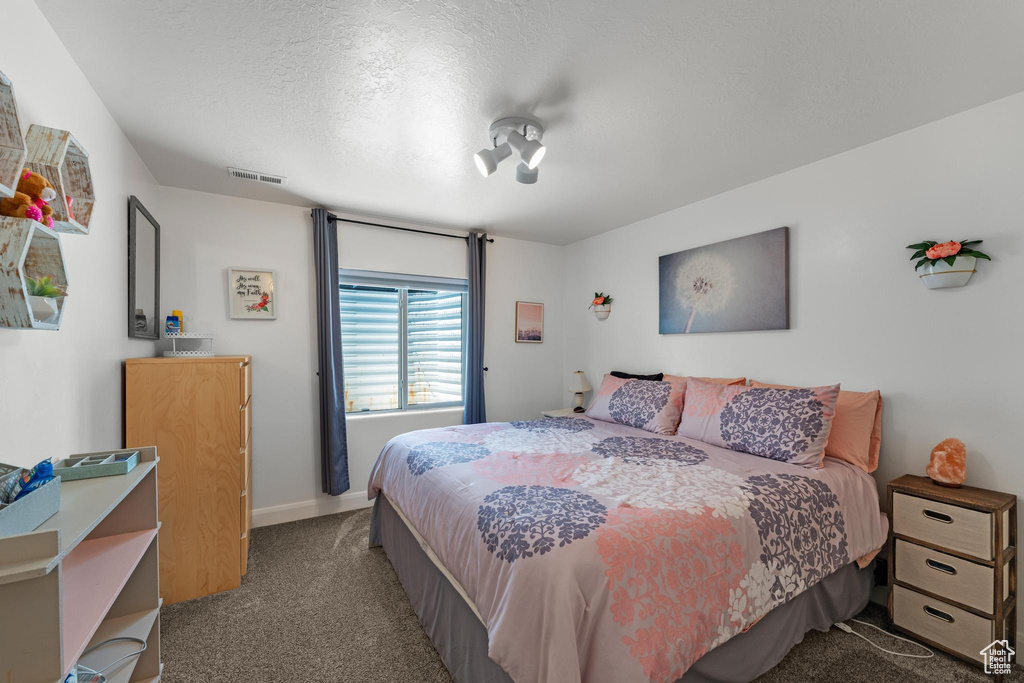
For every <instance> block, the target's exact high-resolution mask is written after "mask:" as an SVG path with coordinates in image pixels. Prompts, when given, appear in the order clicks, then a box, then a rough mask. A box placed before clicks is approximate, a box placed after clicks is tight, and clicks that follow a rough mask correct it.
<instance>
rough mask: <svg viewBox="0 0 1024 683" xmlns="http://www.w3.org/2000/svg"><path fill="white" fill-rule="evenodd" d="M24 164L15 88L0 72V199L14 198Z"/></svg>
mask: <svg viewBox="0 0 1024 683" xmlns="http://www.w3.org/2000/svg"><path fill="white" fill-rule="evenodd" d="M24 163H25V138H24V137H22V135H21V120H20V119H19V118H18V103H17V102H16V101H15V99H14V87H13V86H12V85H11V79H9V78H7V76H5V75H4V72H3V71H0V197H13V196H14V191H15V189H16V188H17V187H18V174H19V172H20V171H21V168H22V165H23V164H24Z"/></svg>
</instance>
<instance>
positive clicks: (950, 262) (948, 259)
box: [942, 256, 956, 266]
mask: <svg viewBox="0 0 1024 683" xmlns="http://www.w3.org/2000/svg"><path fill="white" fill-rule="evenodd" d="M942 260H943V261H945V262H946V264H947V265H949V266H952V265H953V264H954V263H956V256H947V257H946V258H944V259H942Z"/></svg>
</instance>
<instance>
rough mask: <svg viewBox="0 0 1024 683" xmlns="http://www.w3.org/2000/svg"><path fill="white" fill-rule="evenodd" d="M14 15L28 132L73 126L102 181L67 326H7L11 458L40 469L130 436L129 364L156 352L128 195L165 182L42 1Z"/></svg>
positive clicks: (2, 390)
mask: <svg viewBox="0 0 1024 683" xmlns="http://www.w3.org/2000/svg"><path fill="white" fill-rule="evenodd" d="M3 24H4V27H5V30H4V36H3V39H2V40H0V70H2V71H3V72H4V73H6V74H7V76H8V77H9V78H10V79H11V80H12V81H13V82H14V92H15V96H16V97H17V100H18V105H19V108H20V110H21V123H22V127H23V131H22V132H27V131H28V127H29V125H30V124H33V123H38V124H41V125H44V126H50V127H54V128H62V129H65V130H70V131H71V132H72V133H73V134H74V135H75V137H76V138H77V139H78V140H79V142H81V143H82V145H83V146H84V147H85V148H86V150H88V152H89V166H90V168H91V169H92V174H93V181H94V186H95V190H96V208H95V210H94V213H93V218H92V224H91V227H92V231H91V234H89V235H87V236H77V235H64V236H63V239H62V241H63V245H64V256H65V259H66V261H67V269H68V278H69V285H70V286H69V295H70V296H69V299H68V302H67V307H68V308H67V312H66V314H65V316H64V323H63V326H62V328H61V330H60V331H57V332H49V331H34V330H29V331H20V330H18V331H15V330H8V329H0V434H2V435H3V438H2V439H0V461H2V462H6V463H12V464H15V465H22V466H31V465H34V464H35V463H36V462H38V461H40V460H42V459H43V458H48V457H66V456H68V455H70V454H71V453H81V452H87V451H95V450H100V449H104V448H112V447H119V446H120V445H121V438H122V428H121V424H122V417H121V416H122V411H121V363H122V361H123V360H124V358H125V357H127V356H142V355H152V349H153V344H152V343H147V342H140V341H135V340H131V339H129V338H128V336H127V324H128V323H127V306H128V304H127V295H126V293H125V286H126V283H127V281H128V265H127V264H128V255H127V251H128V250H127V243H128V238H127V235H128V210H127V203H128V196H129V195H131V194H135V195H137V196H138V197H139V198H140V199H141V200H142V202H143V204H145V205H146V206H153V205H154V204H155V202H156V200H157V185H156V182H155V181H154V179H153V176H152V175H151V174H150V173H149V171H148V170H147V169H146V167H145V165H144V164H143V163H142V161H141V159H139V157H138V155H137V154H136V153H135V150H133V149H132V147H131V145H130V144H129V143H128V140H127V139H126V138H125V137H124V135H123V134H122V133H121V130H120V129H119V128H118V127H117V124H116V123H115V122H114V120H113V118H112V117H111V116H110V113H109V112H108V111H107V109H106V107H105V106H104V105H103V103H102V102H100V100H99V97H97V95H96V93H95V92H94V91H93V89H92V88H91V87H90V85H89V82H88V81H87V80H86V78H85V76H84V75H83V74H82V73H81V71H79V69H78V66H77V65H76V64H75V63H74V61H73V60H72V59H71V57H70V55H68V53H67V52H66V51H65V50H64V48H63V46H62V45H61V42H60V40H59V39H58V38H57V36H56V34H54V32H53V31H52V29H51V28H50V25H49V24H48V23H47V22H46V20H45V19H44V18H43V15H42V14H41V13H40V12H39V10H38V8H37V7H36V6H35V4H34V3H32V2H31V1H30V0H5V2H4V4H3ZM13 27H17V28H16V29H14V28H13ZM44 46H45V47H44Z"/></svg>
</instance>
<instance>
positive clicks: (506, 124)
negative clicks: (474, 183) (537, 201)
mask: <svg viewBox="0 0 1024 683" xmlns="http://www.w3.org/2000/svg"><path fill="white" fill-rule="evenodd" d="M543 136H544V127H543V126H542V125H541V124H540V122H539V121H537V120H536V119H532V118H529V117H526V116H510V117H508V118H504V119H498V120H497V121H495V122H494V123H492V124H491V127H490V128H489V129H488V130H487V137H488V138H489V139H490V141H491V145H492V147H491V149H482V150H480V151H479V152H477V153H476V154H475V155H474V156H473V161H474V162H475V163H476V167H477V170H479V171H480V173H481V175H483V176H484V177H487V176H489V175H491V174H492V173H494V172H495V171H496V170H497V169H498V164H500V163H501V162H502V161H504V160H505V159H507V158H508V157H510V156H511V155H512V150H515V151H516V153H517V154H518V155H519V159H520V163H519V164H518V165H517V167H516V180H518V181H519V182H520V183H523V184H525V185H532V184H533V183H535V182H537V166H538V165H539V164H540V162H541V160H542V159H543V158H544V154H545V153H546V152H547V148H546V147H545V146H544V145H543V143H541V138H542V137H543Z"/></svg>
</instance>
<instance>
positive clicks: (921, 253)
mask: <svg viewBox="0 0 1024 683" xmlns="http://www.w3.org/2000/svg"><path fill="white" fill-rule="evenodd" d="M927 252H928V250H927V249H918V250H917V251H915V252H914V255H913V256H911V257H910V260H911V261H913V260H914V259H916V258H921V257H922V256H924V255H925V254H926V253H927Z"/></svg>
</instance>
